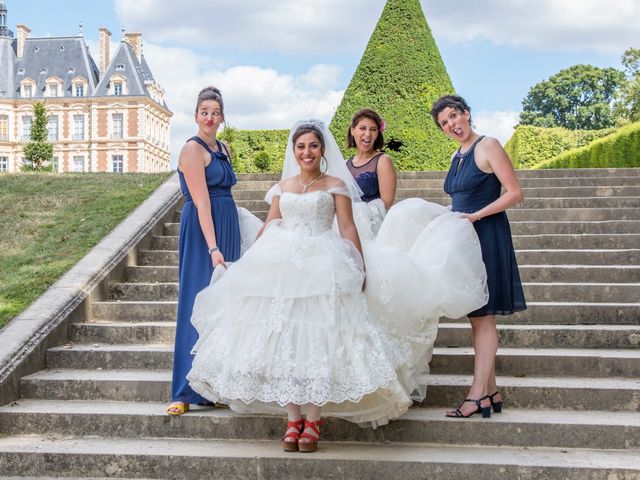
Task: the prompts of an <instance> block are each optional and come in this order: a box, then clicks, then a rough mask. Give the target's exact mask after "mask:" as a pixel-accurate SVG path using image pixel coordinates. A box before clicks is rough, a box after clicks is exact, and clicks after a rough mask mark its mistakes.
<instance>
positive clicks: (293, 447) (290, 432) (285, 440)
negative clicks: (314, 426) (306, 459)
mask: <svg viewBox="0 0 640 480" xmlns="http://www.w3.org/2000/svg"><path fill="white" fill-rule="evenodd" d="M303 427H304V418H301V419H300V420H293V421H291V420H289V421H287V431H286V432H285V434H284V436H283V437H282V449H283V450H284V451H285V452H297V451H298V440H299V439H300V433H301V432H302V429H303Z"/></svg>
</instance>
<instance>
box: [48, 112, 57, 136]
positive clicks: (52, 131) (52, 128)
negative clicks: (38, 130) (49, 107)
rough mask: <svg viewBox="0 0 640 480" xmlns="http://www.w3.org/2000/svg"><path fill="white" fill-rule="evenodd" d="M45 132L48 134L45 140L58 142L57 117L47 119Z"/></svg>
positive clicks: (52, 116)
mask: <svg viewBox="0 0 640 480" xmlns="http://www.w3.org/2000/svg"><path fill="white" fill-rule="evenodd" d="M47 131H48V132H49V134H48V135H47V140H49V141H55V140H58V116H57V115H51V116H50V117H49V118H48V119H47Z"/></svg>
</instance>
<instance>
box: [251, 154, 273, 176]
mask: <svg viewBox="0 0 640 480" xmlns="http://www.w3.org/2000/svg"><path fill="white" fill-rule="evenodd" d="M270 163H271V158H269V154H268V153H267V152H265V151H264V150H263V151H261V152H258V154H257V155H256V156H255V158H254V159H253V164H254V165H255V166H256V168H257V169H258V170H260V171H261V172H266V171H268V170H269V164H270Z"/></svg>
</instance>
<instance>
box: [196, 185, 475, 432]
mask: <svg viewBox="0 0 640 480" xmlns="http://www.w3.org/2000/svg"><path fill="white" fill-rule="evenodd" d="M275 195H280V210H281V214H282V219H281V220H277V221H274V222H271V223H270V224H269V225H268V226H267V228H266V230H265V232H264V234H263V235H262V237H261V238H260V239H259V240H258V241H256V242H255V244H254V245H253V246H251V248H249V249H248V250H247V251H246V253H245V254H244V255H243V256H242V257H241V259H240V260H238V261H237V262H235V263H234V264H233V265H231V266H230V267H229V269H228V270H227V271H221V269H220V268H217V269H216V272H215V273H214V279H213V280H212V283H211V285H210V286H209V287H207V288H206V289H205V290H203V291H202V292H201V293H200V294H199V295H198V296H197V298H196V301H195V305H194V309H193V316H192V323H193V324H194V326H195V327H196V329H197V330H198V333H199V340H198V342H197V343H196V345H195V347H194V352H195V353H196V355H195V358H194V362H193V367H192V370H191V372H190V373H189V375H188V379H189V382H190V384H191V386H192V388H193V389H194V390H195V391H196V392H198V393H200V394H201V395H203V396H204V397H206V398H208V399H210V400H212V401H221V402H224V403H228V404H229V405H230V406H231V408H232V409H234V410H235V411H238V412H242V413H249V412H264V413H283V412H284V411H285V409H284V408H283V407H285V406H286V404H287V403H290V402H292V403H296V404H302V405H304V404H309V403H312V404H315V405H321V406H322V407H323V415H324V416H337V417H342V418H345V419H347V420H350V421H353V422H356V423H359V424H363V425H371V426H373V427H376V426H379V425H383V424H385V423H387V422H388V421H389V420H390V419H393V418H396V417H398V416H400V415H401V414H402V413H404V412H405V411H406V410H407V409H408V408H409V406H410V405H411V403H412V398H414V399H421V398H424V395H425V391H426V384H425V383H426V382H425V374H426V373H428V363H429V361H430V359H431V352H432V349H433V344H434V342H435V338H436V334H437V325H438V318H439V317H440V316H441V315H446V316H450V317H460V316H462V315H466V313H468V312H470V311H472V310H474V309H476V308H479V307H480V306H482V305H484V304H485V303H486V287H485V283H486V281H485V274H484V265H483V264H482V259H481V256H480V247H479V244H478V240H477V237H476V236H475V232H474V230H473V227H472V225H471V223H470V222H469V221H468V220H465V219H462V218H460V217H459V216H457V215H455V214H451V213H448V211H447V210H446V209H444V207H439V206H434V204H430V203H428V202H424V201H422V200H417V199H412V200H411V201H405V202H400V203H399V204H398V205H396V206H394V207H393V208H391V209H390V210H389V212H388V214H387V216H386V218H385V220H384V221H383V222H382V224H381V225H380V228H379V230H380V231H379V233H378V235H377V237H375V239H371V238H368V237H367V236H365V235H364V234H362V235H361V236H362V237H363V252H364V259H365V264H366V291H365V293H363V292H362V282H363V280H364V278H365V273H364V270H363V263H362V258H361V257H360V254H359V252H358V251H357V250H356V249H355V247H354V246H353V245H352V244H351V243H350V242H349V241H346V240H344V239H342V238H341V237H340V236H339V235H338V233H337V232H336V231H335V230H334V229H333V228H332V225H333V222H334V216H335V203H334V195H347V196H348V195H349V194H348V192H346V191H343V190H341V189H340V188H336V189H333V190H330V191H315V192H310V193H305V194H296V193H290V192H284V193H282V192H281V191H279V187H276V188H275ZM413 200H416V201H413ZM412 216H416V217H417V218H416V219H415V221H410V222H407V219H409V218H411V217H412ZM355 218H356V223H358V222H360V225H358V226H359V228H361V227H362V225H363V224H364V223H363V222H364V220H362V218H360V220H358V214H357V213H356V214H355ZM249 223H251V222H249ZM252 225H253V226H254V227H255V223H253V224H252ZM367 238H368V239H367Z"/></svg>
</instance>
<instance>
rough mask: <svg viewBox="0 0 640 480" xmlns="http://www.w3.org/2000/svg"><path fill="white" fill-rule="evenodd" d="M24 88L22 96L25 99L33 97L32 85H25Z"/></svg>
mask: <svg viewBox="0 0 640 480" xmlns="http://www.w3.org/2000/svg"><path fill="white" fill-rule="evenodd" d="M22 88H23V90H22V92H23V94H22V96H23V97H25V98H31V97H33V88H32V86H31V85H30V84H26V85H23V86H22Z"/></svg>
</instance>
